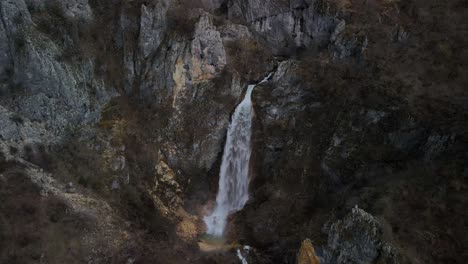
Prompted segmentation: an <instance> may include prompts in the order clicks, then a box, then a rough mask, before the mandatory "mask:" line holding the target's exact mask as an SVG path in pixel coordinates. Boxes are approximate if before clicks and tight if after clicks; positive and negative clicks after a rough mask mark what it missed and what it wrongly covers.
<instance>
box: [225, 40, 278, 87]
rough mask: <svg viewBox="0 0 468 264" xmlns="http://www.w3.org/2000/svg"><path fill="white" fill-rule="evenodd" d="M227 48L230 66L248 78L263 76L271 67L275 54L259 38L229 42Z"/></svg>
mask: <svg viewBox="0 0 468 264" xmlns="http://www.w3.org/2000/svg"><path fill="white" fill-rule="evenodd" d="M225 48H226V52H227V55H228V67H231V69H233V70H235V71H237V72H238V73H239V74H240V75H241V76H242V77H243V78H245V79H247V80H253V79H256V78H261V77H262V76H263V75H264V74H265V70H268V69H270V68H271V67H270V64H271V60H272V58H273V56H272V54H271V53H270V51H269V49H268V48H267V47H266V46H265V45H262V44H261V43H260V42H259V41H257V40H254V39H245V40H238V41H232V42H227V43H225Z"/></svg>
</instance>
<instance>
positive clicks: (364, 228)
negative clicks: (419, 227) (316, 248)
mask: <svg viewBox="0 0 468 264" xmlns="http://www.w3.org/2000/svg"><path fill="white" fill-rule="evenodd" d="M382 237H383V228H382V225H381V224H380V223H379V221H378V220H377V219H376V218H374V217H373V216H372V215H370V214H369V213H367V212H365V211H364V210H362V209H359V208H358V207H357V206H356V207H355V208H353V209H352V212H351V213H350V214H348V215H347V216H346V217H345V218H344V219H343V220H339V221H337V222H336V223H333V224H332V225H331V226H330V227H329V231H328V244H327V246H326V247H325V248H324V250H323V252H324V253H323V261H322V262H321V263H330V264H331V263H336V264H340V263H356V264H357V263H359V264H366V263H368V264H371V263H394V264H397V263H408V262H407V261H406V260H405V259H404V258H403V257H401V255H400V254H399V253H398V250H397V249H395V248H394V247H393V246H392V245H391V244H389V243H387V242H386V241H384V240H383V238H382Z"/></svg>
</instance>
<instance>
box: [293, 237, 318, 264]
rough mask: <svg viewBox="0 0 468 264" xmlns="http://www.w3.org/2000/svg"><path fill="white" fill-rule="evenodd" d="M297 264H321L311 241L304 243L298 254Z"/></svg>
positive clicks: (307, 240)
mask: <svg viewBox="0 0 468 264" xmlns="http://www.w3.org/2000/svg"><path fill="white" fill-rule="evenodd" d="M297 264H320V259H319V257H318V256H317V254H316V253H315V249H314V246H313V245H312V242H311V241H310V239H306V240H304V241H302V244H301V248H300V249H299V252H298V254H297Z"/></svg>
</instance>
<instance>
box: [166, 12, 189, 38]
mask: <svg viewBox="0 0 468 264" xmlns="http://www.w3.org/2000/svg"><path fill="white" fill-rule="evenodd" d="M189 14H190V9H188V8H187V7H185V6H182V5H179V6H176V7H173V8H171V9H169V10H168V12H167V20H168V25H169V29H170V31H172V32H173V33H175V34H178V35H181V36H182V37H187V38H190V37H192V36H193V33H194V31H195V25H196V18H195V17H191V16H190V15H189Z"/></svg>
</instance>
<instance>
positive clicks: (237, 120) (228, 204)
mask: <svg viewBox="0 0 468 264" xmlns="http://www.w3.org/2000/svg"><path fill="white" fill-rule="evenodd" d="M272 74H273V73H270V74H269V75H268V76H267V77H265V79H263V81H261V82H260V83H263V82H266V81H267V80H268V79H269V78H270V77H271V75H272ZM255 86H256V85H255V84H252V85H249V86H248V88H247V92H246V94H245V97H244V100H243V101H242V102H241V103H240V104H239V105H238V106H237V108H236V110H235V112H234V115H233V116H232V121H231V124H230V125H229V128H228V132H227V140H226V145H225V146H224V153H223V161H222V163H221V171H220V176H219V189H218V195H217V197H216V205H215V208H214V210H213V212H212V213H211V215H209V216H205V218H204V221H205V224H206V227H207V233H208V234H210V235H214V236H222V235H223V233H224V228H225V227H226V221H227V217H228V216H229V214H232V213H234V212H237V211H239V210H241V209H242V208H243V207H244V205H245V203H246V202H247V200H248V199H249V193H248V191H249V162H250V153H251V146H250V140H251V134H252V116H253V107H252V100H251V96H252V91H253V89H254V88H255Z"/></svg>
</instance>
